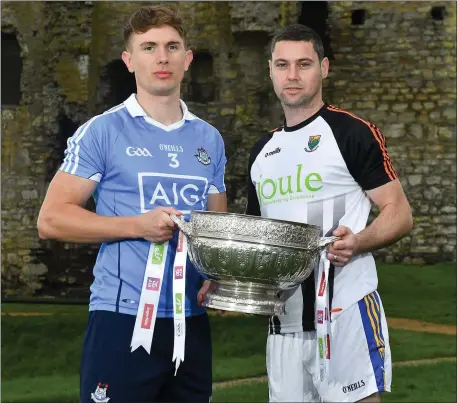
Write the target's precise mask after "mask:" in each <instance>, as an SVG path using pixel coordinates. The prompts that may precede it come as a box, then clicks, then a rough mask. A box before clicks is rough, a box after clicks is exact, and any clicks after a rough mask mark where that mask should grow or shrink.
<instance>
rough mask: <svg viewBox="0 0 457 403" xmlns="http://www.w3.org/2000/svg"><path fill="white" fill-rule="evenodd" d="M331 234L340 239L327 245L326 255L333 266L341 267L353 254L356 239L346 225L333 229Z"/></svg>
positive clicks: (355, 248)
mask: <svg viewBox="0 0 457 403" xmlns="http://www.w3.org/2000/svg"><path fill="white" fill-rule="evenodd" d="M333 235H335V236H339V237H341V239H339V240H338V241H335V242H333V243H332V244H331V245H330V246H329V247H328V249H327V257H328V259H329V260H330V262H332V264H333V265H334V266H339V267H343V266H344V265H345V264H347V263H348V262H349V261H350V260H351V259H352V257H353V256H355V254H356V250H357V246H358V239H357V237H356V235H355V234H354V233H353V232H352V231H351V230H350V229H349V228H348V227H345V226H343V225H340V226H339V227H338V228H337V229H336V230H335V231H333Z"/></svg>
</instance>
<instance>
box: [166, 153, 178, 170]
mask: <svg viewBox="0 0 457 403" xmlns="http://www.w3.org/2000/svg"><path fill="white" fill-rule="evenodd" d="M168 156H169V157H170V158H171V160H170V163H169V164H168V165H170V166H171V167H172V168H178V167H179V161H178V160H177V159H176V157H177V156H178V154H174V153H168Z"/></svg>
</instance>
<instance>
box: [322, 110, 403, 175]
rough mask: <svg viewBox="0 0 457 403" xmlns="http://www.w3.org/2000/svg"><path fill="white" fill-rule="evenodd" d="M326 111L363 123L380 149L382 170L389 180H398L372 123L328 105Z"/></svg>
mask: <svg viewBox="0 0 457 403" xmlns="http://www.w3.org/2000/svg"><path fill="white" fill-rule="evenodd" d="M327 110H329V111H331V112H337V113H344V114H347V115H349V116H351V117H352V118H354V119H357V120H359V121H361V122H363V123H364V124H365V125H366V126H367V127H368V128H369V129H370V131H371V133H372V134H373V136H374V138H375V139H376V141H377V143H378V144H379V148H380V149H381V152H382V156H383V159H384V169H385V171H386V173H387V175H388V176H389V178H390V180H395V179H396V178H398V175H397V172H396V171H395V169H394V167H393V165H392V160H391V159H390V157H389V154H388V153H387V147H386V139H385V137H384V136H383V135H382V134H381V131H380V130H379V129H378V128H377V127H376V126H375V125H374V124H372V123H370V122H368V121H367V120H364V119H362V118H360V117H358V116H356V115H354V114H353V113H351V112H349V111H346V110H343V109H340V108H337V107H336V106H333V105H329V106H328V108H327Z"/></svg>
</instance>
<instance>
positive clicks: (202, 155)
mask: <svg viewBox="0 0 457 403" xmlns="http://www.w3.org/2000/svg"><path fill="white" fill-rule="evenodd" d="M195 156H196V157H197V159H198V161H199V162H201V163H202V164H203V165H209V164H210V163H211V157H210V156H209V155H208V152H207V151H206V150H205V149H204V148H203V147H200V148H197V154H195Z"/></svg>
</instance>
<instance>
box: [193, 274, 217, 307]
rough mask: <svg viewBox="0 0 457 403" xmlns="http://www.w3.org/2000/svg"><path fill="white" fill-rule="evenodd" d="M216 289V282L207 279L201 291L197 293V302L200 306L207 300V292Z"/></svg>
mask: <svg viewBox="0 0 457 403" xmlns="http://www.w3.org/2000/svg"><path fill="white" fill-rule="evenodd" d="M215 289H216V283H213V282H212V281H211V280H205V281H204V283H203V285H202V287H201V288H200V291H199V292H198V294H197V304H198V306H200V307H201V306H202V304H203V302H204V301H205V298H206V294H208V292H209V291H214V290H215Z"/></svg>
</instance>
